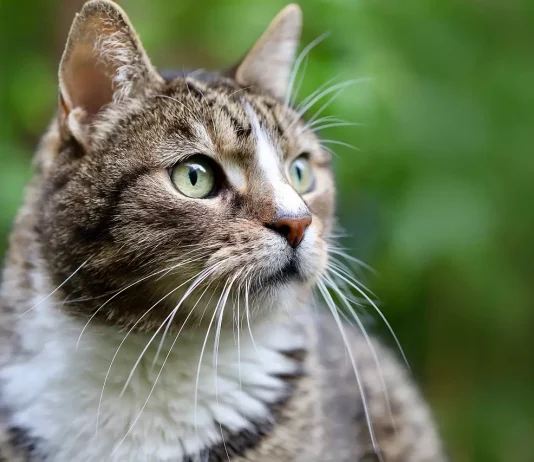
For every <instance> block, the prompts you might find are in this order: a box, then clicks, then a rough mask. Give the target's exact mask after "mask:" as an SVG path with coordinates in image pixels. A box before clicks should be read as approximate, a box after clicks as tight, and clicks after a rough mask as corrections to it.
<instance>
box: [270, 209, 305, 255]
mask: <svg viewBox="0 0 534 462" xmlns="http://www.w3.org/2000/svg"><path fill="white" fill-rule="evenodd" d="M311 222H312V218H311V216H307V217H299V218H294V217H283V218H279V219H278V220H276V221H274V222H273V223H272V224H270V225H267V227H268V228H270V229H272V230H273V231H276V232H277V233H278V234H280V235H282V236H284V237H285V238H286V240H287V243H288V244H289V245H290V246H291V247H293V248H296V247H297V246H298V245H299V244H300V243H301V242H302V239H303V238H304V233H305V232H306V229H307V228H308V226H310V224H311Z"/></svg>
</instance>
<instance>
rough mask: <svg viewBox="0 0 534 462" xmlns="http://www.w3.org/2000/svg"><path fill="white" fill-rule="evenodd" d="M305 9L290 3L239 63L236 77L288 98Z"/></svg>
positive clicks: (276, 96)
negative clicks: (290, 78) (303, 10)
mask: <svg viewBox="0 0 534 462" xmlns="http://www.w3.org/2000/svg"><path fill="white" fill-rule="evenodd" d="M301 29H302V11H301V9H300V7H299V6H298V5H296V4H291V5H288V6H286V7H285V8H284V9H283V10H282V11H281V12H280V13H278V15H277V16H276V17H275V18H274V19H273V21H272V22H271V24H270V25H269V27H268V28H267V30H266V31H265V32H264V33H263V35H262V36H261V38H260V39H259V40H258V41H257V42H256V44H255V45H254V46H253V47H252V49H251V50H250V51H249V52H248V54H247V55H246V56H245V58H244V59H243V61H241V63H240V64H239V65H238V67H237V69H236V72H235V79H236V81H237V82H238V83H239V84H240V85H243V86H249V85H257V86H259V87H261V88H263V89H265V90H267V91H268V92H270V93H271V94H272V95H273V96H274V97H275V98H278V99H284V98H285V96H286V92H287V87H288V83H289V77H290V74H291V70H292V68H293V63H294V61H295V57H296V54H297V49H298V46H299V40H300V32H301Z"/></svg>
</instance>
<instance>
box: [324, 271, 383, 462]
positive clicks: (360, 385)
mask: <svg viewBox="0 0 534 462" xmlns="http://www.w3.org/2000/svg"><path fill="white" fill-rule="evenodd" d="M317 287H318V288H319V291H320V292H321V294H322V296H323V298H324V300H325V302H326V304H327V306H328V308H329V309H330V312H331V313H332V316H333V317H334V320H335V321H336V324H337V327H338V329H339V332H340V334H341V337H342V339H343V342H344V344H345V349H346V351H347V354H348V355H349V359H350V362H351V364H352V369H353V371H354V375H355V377H356V382H357V384H358V389H359V391H360V395H361V397H362V406H363V412H364V414H365V420H366V421H367V427H368V430H369V435H370V437H371V443H372V445H373V449H374V451H375V454H376V456H377V457H378V459H379V460H380V461H381V462H382V461H383V459H382V456H381V453H380V448H379V446H378V441H377V439H376V435H375V430H374V426H373V423H372V420H371V414H370V412H369V407H368V405H367V398H366V393H365V389H364V386H363V383H362V380H361V377H360V372H359V371H358V367H357V365H356V359H355V358H354V355H353V353H352V349H351V347H350V343H349V341H348V339H347V335H346V333H345V329H344V327H343V323H342V322H341V319H339V313H338V311H337V306H336V305H335V303H334V300H333V299H332V296H331V295H330V294H329V293H328V289H327V288H326V286H325V284H324V282H323V281H322V280H319V281H318V282H317Z"/></svg>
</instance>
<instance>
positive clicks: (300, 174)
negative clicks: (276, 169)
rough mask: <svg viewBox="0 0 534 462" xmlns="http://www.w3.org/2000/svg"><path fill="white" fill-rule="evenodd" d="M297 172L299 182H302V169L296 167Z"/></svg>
mask: <svg viewBox="0 0 534 462" xmlns="http://www.w3.org/2000/svg"><path fill="white" fill-rule="evenodd" d="M295 170H296V171H297V178H298V180H299V181H302V169H301V168H300V167H296V168H295Z"/></svg>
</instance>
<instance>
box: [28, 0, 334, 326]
mask: <svg viewBox="0 0 534 462" xmlns="http://www.w3.org/2000/svg"><path fill="white" fill-rule="evenodd" d="M93 4H94V6H93V8H92V9H91V7H89V8H88V7H86V8H85V9H84V12H82V15H81V19H80V18H79V19H78V20H77V23H78V24H76V23H75V26H74V28H73V32H71V38H70V41H69V45H68V47H67V52H66V55H65V57H64V60H63V64H62V71H61V73H60V80H61V79H63V80H61V88H62V95H61V97H62V108H61V111H60V115H59V123H58V124H57V127H58V133H59V134H60V137H59V141H58V143H57V147H56V150H57V152H54V153H45V154H44V155H43V159H42V165H43V168H42V170H43V174H42V175H43V180H42V181H43V188H42V191H43V194H42V197H41V199H40V201H39V206H38V210H37V211H36V213H37V214H38V216H39V220H38V221H39V232H40V236H41V239H42V249H43V255H44V257H45V260H46V264H47V265H48V268H49V271H50V272H51V274H52V278H53V282H54V283H55V284H60V283H62V282H63V280H65V279H67V278H68V277H69V275H70V274H71V273H73V272H74V271H76V270H77V273H76V276H75V277H73V278H72V280H69V282H68V283H67V284H65V286H64V287H65V288H66V290H65V291H66V292H67V294H68V296H69V298H70V300H72V303H68V304H66V305H65V306H66V307H70V309H72V310H75V311H77V312H83V313H84V314H86V315H87V314H89V315H90V314H94V313H95V312H96V311H97V310H98V316H97V319H99V318H100V319H104V318H106V319H107V320H108V322H117V323H120V324H122V325H133V324H134V323H135V322H136V321H138V320H139V319H140V317H141V316H143V314H144V313H146V312H147V310H148V309H149V308H151V310H150V312H149V313H148V314H146V315H145V316H144V317H143V319H142V320H141V321H140V322H139V324H138V327H140V328H147V327H150V326H152V325H156V324H157V325H159V324H160V323H161V322H162V320H165V319H166V318H167V316H169V314H170V313H171V312H172V310H173V309H174V308H175V307H177V306H178V305H180V307H179V309H178V310H176V319H179V320H183V319H184V317H187V315H188V314H189V313H193V314H192V316H194V317H196V318H197V319H200V318H203V317H204V316H205V317H206V318H207V319H208V320H209V318H211V313H208V314H206V313H205V311H206V306H207V307H208V308H209V309H210V310H212V311H213V310H215V309H216V306H217V303H218V302H219V300H221V304H222V302H223V301H225V299H227V298H229V299H231V300H233V303H234V304H235V303H236V301H237V299H240V300H241V303H243V304H244V303H246V301H247V300H246V299H248V302H249V303H251V304H252V303H255V306H259V307H260V308H261V307H265V306H267V305H272V304H286V305H287V306H288V307H290V306H291V305H293V304H294V303H295V300H296V297H297V296H299V294H301V293H306V292H309V290H310V289H311V287H313V284H314V282H315V281H316V280H317V278H318V277H319V276H320V274H321V273H322V272H323V271H324V268H325V265H326V260H327V252H326V237H327V235H328V233H329V232H330V230H331V227H332V220H333V216H332V213H333V205H334V204H333V201H334V187H333V180H332V174H331V170H330V154H328V153H327V152H325V150H324V149H322V147H321V145H320V142H319V140H318V139H317V138H316V136H315V134H314V133H313V132H312V130H310V129H307V128H306V125H305V123H304V122H303V121H302V120H301V119H300V116H299V114H298V113H297V112H296V111H295V110H293V109H290V108H289V107H288V106H287V105H286V104H284V98H283V97H282V95H281V94H277V93H278V92H279V90H280V88H282V87H283V86H282V87H280V88H277V85H278V86H280V82H278V81H276V79H277V78H278V77H277V73H280V72H281V73H282V74H284V72H285V74H284V75H282V76H281V77H280V78H283V79H286V80H287V76H288V75H287V74H288V73H287V70H284V71H283V72H282V71H278V70H277V67H276V66H277V65H276V64H273V65H272V66H271V67H269V65H267V63H264V65H266V66H267V67H265V68H264V69H262V72H263V73H264V76H262V75H261V73H260V74H258V69H255V68H254V66H256V67H257V66H258V65H259V64H261V62H260V63H259V64H258V62H259V61H264V60H265V59H267V58H271V59H274V57H273V56H270V55H271V54H272V53H275V54H276V53H282V57H284V55H283V54H284V53H286V54H287V42H288V40H290V39H291V40H290V42H289V43H293V42H295V40H294V36H298V30H297V31H294V30H292V29H295V28H296V29H299V28H300V13H299V11H298V10H296V9H294V7H291V8H292V9H290V10H288V11H289V13H288V12H287V11H286V13H284V14H283V15H282V17H279V18H278V19H277V20H276V21H277V22H276V21H275V23H273V26H271V28H270V29H269V30H268V32H267V33H266V35H264V37H263V38H262V39H261V40H260V42H259V44H258V45H256V47H255V48H254V49H253V51H252V52H251V53H249V55H248V56H247V57H246V58H245V60H244V61H243V63H242V64H241V65H240V66H239V67H238V69H237V71H235V72H233V73H231V74H229V75H228V76H222V75H220V74H209V73H200V74H196V75H195V74H194V73H193V74H190V75H179V76H173V78H168V79H163V78H161V77H160V76H159V75H158V74H156V72H155V71H154V70H153V68H151V67H150V64H149V63H148V60H147V59H146V55H144V52H143V51H142V49H141V48H140V44H139V43H138V40H137V38H136V36H135V35H134V34H133V31H132V29H131V26H130V25H129V23H128V21H127V19H126V18H125V16H124V13H122V12H121V11H120V10H119V9H118V8H117V7H116V6H114V5H112V4H110V3H108V2H100V1H99V2H93ZM81 21H82V22H81ZM85 23H87V28H88V30H90V31H91V32H90V33H89V32H87V31H86V30H85V29H84V27H85ZM95 25H96V26H98V25H102V27H101V28H100V30H99V29H98V27H95ZM95 29H96V30H97V32H94V31H95ZM277 29H278V30H277ZM273 33H274V34H275V35H274V37H273V36H272V35H273ZM102 36H103V37H104V38H102ZM109 36H111V37H112V40H113V43H112V42H111V41H110V39H109ZM106 37H107V38H106ZM86 42H88V43H92V45H91V47H92V48H89V47H88V44H87V43H86ZM95 44H96V45H95ZM273 44H274V45H273ZM269 46H270V47H271V48H273V46H274V48H273V49H271V50H269V56H266V55H264V53H265V52H264V50H265V49H266V48H269ZM99 47H100V48H102V49H100V48H99ZM105 47H111V52H108V54H105V53H106V50H105ZM121 47H122V48H121ZM258 47H259V51H258ZM279 47H283V48H284V49H285V50H286V51H284V50H282V49H280V50H278V48H279ZM295 47H296V43H295V44H294V48H295ZM87 50H89V52H88V51H87ZM117 50H119V51H118V52H117ZM96 52H98V53H99V55H98V56H97V58H98V59H96V60H95V61H91V59H93V58H91V56H92V55H93V54H94V53H96ZM294 52H295V50H294V49H293V50H290V53H289V54H290V55H292V56H288V64H287V65H289V63H290V62H291V61H292V58H293V57H294ZM262 53H263V54H262ZM129 54H130V55H129ZM80 56H81V58H80ZM117 57H120V58H121V59H120V62H118V63H117V67H116V69H115V68H113V62H114V60H116V59H117ZM278 57H279V58H280V56H278ZM125 60H126V61H128V60H131V61H132V62H126V63H125ZM258 60H259V61H258ZM102 63H103V64H102ZM98 66H100V67H98ZM128 66H130V67H128ZM80 69H82V71H80ZM88 69H89V70H88ZM110 69H111V70H110ZM91 72H94V74H95V75H94V76H92V78H89V77H87V76H88V75H89V76H91ZM129 72H130V73H131V75H127V74H128V73H129ZM121 73H122V74H121ZM107 76H109V77H111V82H108V83H107V85H108V87H106V86H105V84H106V80H105V79H106V77H107ZM138 76H141V77H138ZM265 78H266V79H267V80H262V79H265ZM120 79H122V80H120ZM88 80H90V81H89V83H88ZM95 82H96V84H95ZM247 84H249V85H247ZM118 92H128V93H126V94H121V95H119V96H117V94H118ZM95 297H96V298H95ZM88 298H95V299H94V300H87V299H88ZM77 299H80V300H84V301H79V302H76V300H77ZM152 307H153V308H152ZM199 307H201V308H199Z"/></svg>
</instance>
